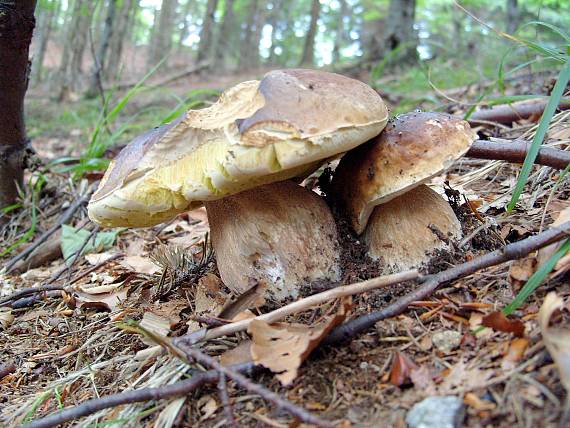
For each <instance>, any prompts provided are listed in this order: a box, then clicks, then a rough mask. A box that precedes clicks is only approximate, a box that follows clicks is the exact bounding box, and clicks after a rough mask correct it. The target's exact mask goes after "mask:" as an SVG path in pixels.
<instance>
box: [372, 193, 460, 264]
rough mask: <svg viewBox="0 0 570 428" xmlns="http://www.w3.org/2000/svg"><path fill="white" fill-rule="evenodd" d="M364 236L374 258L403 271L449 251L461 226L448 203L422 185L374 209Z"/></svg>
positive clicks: (458, 234) (458, 235) (457, 236)
mask: <svg viewBox="0 0 570 428" xmlns="http://www.w3.org/2000/svg"><path fill="white" fill-rule="evenodd" d="M363 237H364V242H366V244H367V245H368V255H369V256H370V257H371V258H372V259H374V260H377V259H382V260H383V261H384V263H385V264H386V265H387V266H390V267H391V268H392V269H394V270H395V271H401V270H405V269H409V268H411V267H419V266H421V265H423V264H425V263H426V262H427V261H428V260H429V259H430V255H432V254H433V253H434V252H435V251H436V250H445V249H449V248H450V245H449V242H450V241H451V240H457V239H460V238H461V224H460V223H459V220H458V219H457V217H456V216H455V213H454V212H453V210H452V209H451V207H450V206H449V204H448V203H447V201H445V200H444V199H443V198H442V197H441V196H439V195H438V194H437V193H436V192H435V191H433V190H432V189H430V188H429V187H428V186H426V185H424V184H422V185H420V186H418V187H416V188H414V189H412V190H410V191H408V192H406V193H404V194H402V195H400V196H398V197H397V198H395V199H392V200H391V201H389V202H386V203H384V204H381V205H378V206H377V207H376V208H374V211H373V212H372V215H371V216H370V220H369V221H368V225H367V227H366V230H365V231H364V235H363Z"/></svg>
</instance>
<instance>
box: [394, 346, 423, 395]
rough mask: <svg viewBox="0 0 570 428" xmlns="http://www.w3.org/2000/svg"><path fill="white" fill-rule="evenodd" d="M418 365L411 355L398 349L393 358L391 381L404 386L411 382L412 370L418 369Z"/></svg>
mask: <svg viewBox="0 0 570 428" xmlns="http://www.w3.org/2000/svg"><path fill="white" fill-rule="evenodd" d="M417 369H418V366H417V365H416V363H414V362H413V361H412V360H411V359H410V357H408V356H407V355H406V354H404V353H403V352H400V351H396V353H395V354H394V358H393V359H392V368H391V370H390V383H391V384H392V385H396V386H402V385H405V384H407V383H409V382H410V380H411V375H412V372H413V371H415V370H417Z"/></svg>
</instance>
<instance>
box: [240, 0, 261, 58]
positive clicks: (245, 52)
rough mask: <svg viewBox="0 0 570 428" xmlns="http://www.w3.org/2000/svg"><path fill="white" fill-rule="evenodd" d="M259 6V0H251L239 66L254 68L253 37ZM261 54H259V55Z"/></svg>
mask: <svg viewBox="0 0 570 428" xmlns="http://www.w3.org/2000/svg"><path fill="white" fill-rule="evenodd" d="M258 7H259V0H250V6H249V13H248V15H247V24H246V28H245V31H244V37H243V40H242V44H241V50H240V51H241V52H240V57H239V68H240V69H248V68H252V67H253V64H251V59H252V57H253V54H252V50H253V49H254V48H253V39H254V37H255V24H256V17H257V11H258ZM258 56H259V55H258Z"/></svg>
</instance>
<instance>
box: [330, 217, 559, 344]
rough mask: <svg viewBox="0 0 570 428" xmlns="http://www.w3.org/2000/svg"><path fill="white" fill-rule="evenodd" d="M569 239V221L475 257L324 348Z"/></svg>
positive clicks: (349, 325)
mask: <svg viewBox="0 0 570 428" xmlns="http://www.w3.org/2000/svg"><path fill="white" fill-rule="evenodd" d="M569 235H570V221H567V222H566V223H563V224H561V225H560V226H559V227H555V228H551V229H548V230H547V231H545V232H542V233H539V234H538V235H535V236H531V237H530V238H526V239H523V240H521V241H518V242H514V243H512V244H509V245H507V246H505V247H503V248H501V249H499V250H496V251H493V252H491V253H488V254H485V255H483V256H481V257H477V258H475V259H473V260H470V261H468V262H465V263H462V264H460V265H457V266H454V267H452V268H450V269H447V270H444V271H442V272H439V273H437V274H434V275H429V276H426V277H425V278H424V279H423V281H422V284H421V286H420V287H418V288H417V289H415V290H414V291H412V292H411V293H408V294H406V295H405V296H403V297H401V298H399V299H398V300H397V301H395V302H394V303H392V304H391V305H389V306H387V307H386V308H384V309H382V310H379V311H374V312H371V313H369V314H366V315H363V316H361V317H358V318H355V319H353V320H351V321H348V322H346V323H344V324H342V325H341V326H339V327H337V328H336V329H335V330H333V331H332V333H331V334H329V335H328V336H327V337H326V338H325V339H324V340H323V342H322V343H323V344H328V345H330V344H333V343H338V342H343V341H346V340H348V339H351V338H353V337H355V336H357V335H359V334H361V333H363V332H364V331H366V330H368V329H369V328H370V327H372V326H374V324H376V323H377V322H378V321H381V320H383V319H386V318H391V317H394V316H396V315H399V314H401V313H402V312H404V311H405V310H406V309H407V308H408V306H409V305H410V304H411V303H412V302H414V301H416V300H424V299H426V298H427V297H429V296H430V295H431V294H433V293H434V292H435V291H436V290H437V289H438V288H439V287H440V286H441V285H442V284H446V283H448V282H450V281H454V280H456V279H459V278H463V277H465V276H467V275H471V274H472V273H475V272H477V271H479V270H481V269H485V268H488V267H491V266H496V265H498V264H501V263H505V262H508V261H510V260H515V259H520V258H523V257H525V256H526V255H528V254H529V253H531V252H533V251H535V250H538V249H539V248H542V247H545V246H547V245H550V244H552V243H553V242H557V241H560V240H561V239H564V238H566V237H567V236H569Z"/></svg>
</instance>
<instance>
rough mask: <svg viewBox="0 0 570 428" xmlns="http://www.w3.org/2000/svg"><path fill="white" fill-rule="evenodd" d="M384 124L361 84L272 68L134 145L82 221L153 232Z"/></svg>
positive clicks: (380, 109) (290, 172) (350, 144)
mask: <svg viewBox="0 0 570 428" xmlns="http://www.w3.org/2000/svg"><path fill="white" fill-rule="evenodd" d="M386 121H387V110H386V106H385V105H384V103H383V101H382V99H381V98H380V96H379V95H378V94H377V93H376V92H375V91H374V90H373V89H372V88H370V87H369V86H367V85H366V84H364V83H362V82H359V81H357V80H353V79H350V78H347V77H343V76H340V75H336V74H332V73H326V72H322V71H313V70H282V71H273V72H270V73H268V74H266V75H265V77H264V78H263V79H262V80H261V82H259V81H249V82H244V83H241V84H239V85H237V86H235V87H233V88H231V89H229V90H228V91H226V92H225V93H224V94H222V96H221V97H220V99H219V101H218V102H217V103H216V104H214V105H212V106H211V107H209V108H206V109H203V110H195V111H189V112H188V113H186V114H184V115H183V116H182V117H180V118H178V119H177V120H175V121H173V122H172V123H170V124H168V125H164V126H163V127H160V128H158V129H155V130H153V131H150V132H148V133H146V134H144V135H143V136H141V137H139V138H138V139H135V140H134V141H133V142H132V143H131V144H130V145H129V146H127V147H126V148H125V149H124V150H123V151H122V152H121V154H120V155H119V156H118V157H117V158H116V159H115V161H113V162H112V164H111V166H110V167H109V169H108V171H107V172H106V174H105V177H104V179H103V181H102V183H101V185H100V187H99V189H98V191H97V192H96V194H95V195H94V196H93V198H92V200H91V201H90V203H89V216H90V217H91V218H92V219H93V220H94V221H95V222H97V223H99V224H102V225H104V226H135V227H136V226H150V225H154V224H157V223H160V222H162V221H165V220H168V219H170V218H172V217H173V216H175V215H176V214H177V213H180V212H182V211H185V210H188V209H191V208H194V207H196V206H199V205H201V204H202V202H204V201H211V200H216V199H220V198H223V197H225V196H228V195H231V194H234V193H237V192H240V191H243V190H246V189H250V188H254V187H257V186H259V185H262V184H266V183H272V182H275V181H281V180H285V179H288V178H292V177H297V176H300V175H303V174H307V173H310V172H311V171H313V170H314V169H316V167H318V165H319V164H320V162H322V161H323V160H324V159H327V158H329V157H331V156H334V155H336V154H338V153H342V152H345V151H348V150H350V149H352V148H354V147H356V146H357V145H359V144H361V143H363V142H365V141H367V140H368V139H370V138H372V137H374V136H375V135H377V134H378V133H379V132H380V131H381V130H382V129H383V128H384V126H385V124H386Z"/></svg>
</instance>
